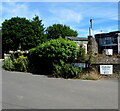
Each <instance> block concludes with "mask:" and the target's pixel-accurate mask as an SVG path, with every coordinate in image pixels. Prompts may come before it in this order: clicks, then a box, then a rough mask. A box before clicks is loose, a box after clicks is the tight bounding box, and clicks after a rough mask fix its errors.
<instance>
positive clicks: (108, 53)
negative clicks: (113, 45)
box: [105, 49, 113, 55]
mask: <svg viewBox="0 0 120 111" xmlns="http://www.w3.org/2000/svg"><path fill="white" fill-rule="evenodd" d="M105 54H106V55H113V49H105Z"/></svg>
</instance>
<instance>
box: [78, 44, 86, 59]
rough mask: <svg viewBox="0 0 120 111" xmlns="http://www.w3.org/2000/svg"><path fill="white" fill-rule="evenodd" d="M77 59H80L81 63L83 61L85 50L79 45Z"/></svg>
mask: <svg viewBox="0 0 120 111" xmlns="http://www.w3.org/2000/svg"><path fill="white" fill-rule="evenodd" d="M77 59H80V60H81V61H85V48H83V45H80V46H79V47H78V52H77Z"/></svg>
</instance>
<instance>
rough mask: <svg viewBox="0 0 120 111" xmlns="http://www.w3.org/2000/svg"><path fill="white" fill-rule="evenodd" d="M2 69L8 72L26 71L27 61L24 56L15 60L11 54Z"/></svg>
mask: <svg viewBox="0 0 120 111" xmlns="http://www.w3.org/2000/svg"><path fill="white" fill-rule="evenodd" d="M2 67H3V68H4V69H5V70H9V71H28V59H27V57H24V56H19V58H15V56H14V54H11V55H10V56H9V57H8V58H7V59H5V60H4V63H3V66H2Z"/></svg>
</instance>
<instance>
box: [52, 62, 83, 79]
mask: <svg viewBox="0 0 120 111" xmlns="http://www.w3.org/2000/svg"><path fill="white" fill-rule="evenodd" d="M53 66H54V72H53V75H54V76H55V77H63V78H66V79H67V78H77V77H78V75H79V73H80V72H81V71H82V69H81V68H78V67H75V66H71V65H70V64H68V63H67V64H66V63H64V62H63V61H61V64H54V65H53Z"/></svg>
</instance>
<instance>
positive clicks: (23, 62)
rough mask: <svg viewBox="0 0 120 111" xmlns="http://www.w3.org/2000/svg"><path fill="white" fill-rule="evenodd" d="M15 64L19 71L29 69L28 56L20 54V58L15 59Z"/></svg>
mask: <svg viewBox="0 0 120 111" xmlns="http://www.w3.org/2000/svg"><path fill="white" fill-rule="evenodd" d="M14 64H15V68H16V70H17V71H25V72H27V71H28V60H27V57H24V56H19V58H17V59H15V60H14Z"/></svg>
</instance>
